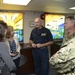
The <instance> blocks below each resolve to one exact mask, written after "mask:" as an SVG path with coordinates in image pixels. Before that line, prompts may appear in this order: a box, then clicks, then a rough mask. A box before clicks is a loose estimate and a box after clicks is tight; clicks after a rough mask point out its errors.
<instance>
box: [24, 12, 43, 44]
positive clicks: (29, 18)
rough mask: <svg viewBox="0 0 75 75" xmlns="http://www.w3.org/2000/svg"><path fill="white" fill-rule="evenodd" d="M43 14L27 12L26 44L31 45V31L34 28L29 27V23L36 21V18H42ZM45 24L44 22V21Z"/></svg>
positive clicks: (25, 14) (25, 16) (25, 21)
mask: <svg viewBox="0 0 75 75" xmlns="http://www.w3.org/2000/svg"><path fill="white" fill-rule="evenodd" d="M41 14H42V12H25V13H24V32H23V34H24V43H29V37H30V33H31V30H32V29H33V28H34V27H30V26H29V22H30V21H34V19H35V18H36V17H40V15H41ZM42 22H43V24H44V21H42Z"/></svg>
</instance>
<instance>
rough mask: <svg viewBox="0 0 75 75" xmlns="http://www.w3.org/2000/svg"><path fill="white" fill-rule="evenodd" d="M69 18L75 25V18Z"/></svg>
mask: <svg viewBox="0 0 75 75" xmlns="http://www.w3.org/2000/svg"><path fill="white" fill-rule="evenodd" d="M68 18H69V19H70V20H71V21H73V22H74V23H75V17H74V16H68V17H67V19H68Z"/></svg>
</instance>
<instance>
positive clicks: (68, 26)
mask: <svg viewBox="0 0 75 75" xmlns="http://www.w3.org/2000/svg"><path fill="white" fill-rule="evenodd" d="M73 28H74V22H72V21H71V20H70V19H69V18H68V19H66V21H65V29H66V30H68V31H71V30H72V29H73Z"/></svg>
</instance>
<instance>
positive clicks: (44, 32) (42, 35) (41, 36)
mask: <svg viewBox="0 0 75 75" xmlns="http://www.w3.org/2000/svg"><path fill="white" fill-rule="evenodd" d="M30 40H32V41H33V42H34V43H35V44H37V43H40V44H42V43H46V42H49V41H53V37H52V34H51V32H50V30H49V29H47V28H45V27H42V28H41V29H37V28H34V29H33V30H32V32H31V35H30Z"/></svg>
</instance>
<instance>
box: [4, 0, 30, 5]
mask: <svg viewBox="0 0 75 75" xmlns="http://www.w3.org/2000/svg"><path fill="white" fill-rule="evenodd" d="M30 1H31V0H3V3H6V4H15V5H27V4H28V3H29V2H30Z"/></svg>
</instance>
